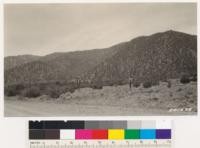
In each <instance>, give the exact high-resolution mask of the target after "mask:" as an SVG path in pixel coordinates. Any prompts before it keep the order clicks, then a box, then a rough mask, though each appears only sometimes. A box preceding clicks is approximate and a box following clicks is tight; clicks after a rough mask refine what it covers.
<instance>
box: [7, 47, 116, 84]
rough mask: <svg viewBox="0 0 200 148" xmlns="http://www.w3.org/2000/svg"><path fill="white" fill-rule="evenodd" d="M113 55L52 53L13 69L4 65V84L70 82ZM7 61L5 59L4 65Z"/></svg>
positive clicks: (102, 51)
mask: <svg viewBox="0 0 200 148" xmlns="http://www.w3.org/2000/svg"><path fill="white" fill-rule="evenodd" d="M114 53H115V51H113V50H112V49H111V50H107V49H102V50H97V49H96V50H88V51H76V52H68V53H53V54H50V55H46V56H43V57H40V58H38V59H37V60H34V61H32V62H24V63H18V64H15V63H13V64H14V65H12V67H13V68H9V69H8V68H7V64H5V84H6V85H10V84H20V83H29V82H32V83H37V82H49V81H63V80H71V79H73V78H76V77H77V76H81V75H83V74H84V73H85V72H87V71H88V70H89V69H91V68H94V67H95V66H97V65H98V64H100V63H101V62H102V61H104V60H105V59H106V58H109V57H111V56H112V55H113V54H114ZM7 60H8V59H7V58H5V63H7ZM10 67H11V66H10Z"/></svg>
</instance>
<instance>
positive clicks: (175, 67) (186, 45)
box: [86, 31, 197, 82]
mask: <svg viewBox="0 0 200 148" xmlns="http://www.w3.org/2000/svg"><path fill="white" fill-rule="evenodd" d="M195 73H197V38H196V36H192V35H188V34H185V33H181V32H175V31H167V32H163V33H157V34H154V35H151V36H146V37H139V38H136V39H133V40H131V41H130V42H127V43H126V44H124V45H123V47H122V48H121V49H120V50H119V51H118V52H117V53H116V54H115V55H114V56H112V57H111V58H109V59H106V60H105V61H103V62H102V63H101V64H100V65H98V66H97V67H95V68H94V69H92V70H91V71H90V72H89V73H88V74H87V75H86V76H88V75H89V76H90V79H92V80H93V81H98V82H99V81H101V82H102V81H112V82H118V81H126V80H127V79H128V77H129V76H132V77H133V78H134V81H137V82H146V81H151V82H152V81H153V82H156V81H160V80H167V79H169V78H180V76H181V75H182V74H187V75H192V74H195Z"/></svg>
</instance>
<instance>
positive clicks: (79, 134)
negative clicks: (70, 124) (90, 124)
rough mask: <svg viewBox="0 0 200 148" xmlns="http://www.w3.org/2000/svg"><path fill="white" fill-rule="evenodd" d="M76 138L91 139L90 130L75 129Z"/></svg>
mask: <svg viewBox="0 0 200 148" xmlns="http://www.w3.org/2000/svg"><path fill="white" fill-rule="evenodd" d="M75 136H76V139H92V130H87V129H78V130H75Z"/></svg>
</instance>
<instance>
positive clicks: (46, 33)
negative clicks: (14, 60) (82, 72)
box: [4, 3, 197, 56]
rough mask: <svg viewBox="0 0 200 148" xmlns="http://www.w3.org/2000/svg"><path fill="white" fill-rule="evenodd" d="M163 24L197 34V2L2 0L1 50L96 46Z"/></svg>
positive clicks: (161, 28) (160, 29)
mask: <svg viewBox="0 0 200 148" xmlns="http://www.w3.org/2000/svg"><path fill="white" fill-rule="evenodd" d="M167 30H176V31H181V32H185V33H189V34H197V8H196V4H195V3H123V4H122V3H121V4H120V3H115V4H108V3H107V4H102V3H101V4H97V3H96V4H95V3H90V4H80V3H79V4H75V3H74V4H5V5H4V53H5V56H15V55H24V54H32V55H40V56H42V55H47V54H51V53H54V52H69V51H77V50H88V49H100V48H106V47H110V46H112V45H115V44H118V43H120V42H125V41H129V40H131V39H133V38H135V37H138V36H144V35H151V34H154V33H157V32H164V31H167Z"/></svg>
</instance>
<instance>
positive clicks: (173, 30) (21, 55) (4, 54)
mask: <svg viewBox="0 0 200 148" xmlns="http://www.w3.org/2000/svg"><path fill="white" fill-rule="evenodd" d="M170 31H171V32H179V33H183V34H188V35H191V36H197V34H190V33H186V32H182V31H177V30H173V29H169V30H166V31H160V32H155V33H152V34H150V35H140V36H137V37H134V38H132V39H130V40H128V41H122V42H119V43H116V44H113V45H111V46H108V47H104V48H94V49H84V50H78V49H77V50H74V51H66V52H64V51H58V52H52V53H49V54H45V55H37V54H20V55H8V56H5V54H4V58H8V57H18V56H37V57H45V56H47V55H51V54H55V53H72V52H84V51H91V50H101V49H106V48H111V47H113V46H117V45H119V44H123V43H126V42H130V41H131V40H134V39H136V38H140V37H149V36H152V35H155V34H159V33H166V32H170ZM4 51H5V50H4ZM4 53H5V52H4Z"/></svg>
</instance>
